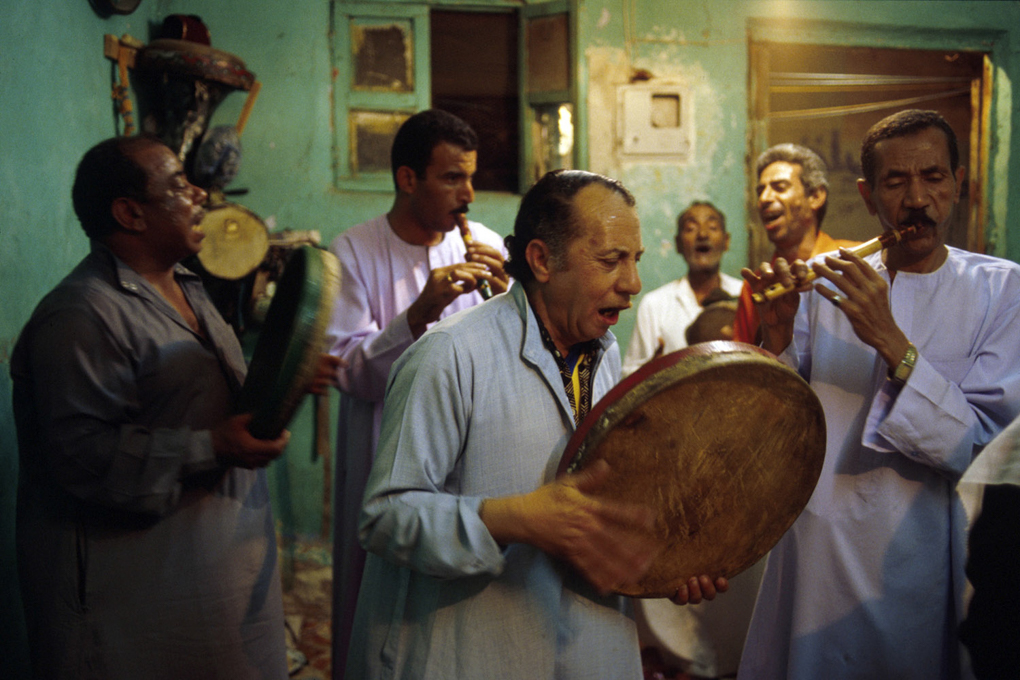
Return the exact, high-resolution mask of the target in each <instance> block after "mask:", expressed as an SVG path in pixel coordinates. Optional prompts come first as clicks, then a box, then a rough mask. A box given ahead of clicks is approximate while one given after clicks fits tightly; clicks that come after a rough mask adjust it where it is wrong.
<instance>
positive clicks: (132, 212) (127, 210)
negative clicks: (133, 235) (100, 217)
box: [110, 196, 145, 232]
mask: <svg viewBox="0 0 1020 680" xmlns="http://www.w3.org/2000/svg"><path fill="white" fill-rule="evenodd" d="M110 212H111V213H112V214H113V219H115V220H117V224H119V225H120V226H122V227H124V228H125V229H126V230H128V231H134V232H139V231H143V230H144V229H145V218H144V217H143V215H142V208H141V206H140V205H138V201H136V200H134V199H132V198H127V197H126V196H121V197H120V198H115V199H113V203H111V204H110Z"/></svg>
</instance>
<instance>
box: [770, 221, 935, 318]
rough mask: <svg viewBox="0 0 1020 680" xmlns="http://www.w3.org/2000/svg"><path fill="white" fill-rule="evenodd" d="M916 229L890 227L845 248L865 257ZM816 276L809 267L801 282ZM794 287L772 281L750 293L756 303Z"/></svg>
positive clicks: (912, 225)
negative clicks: (868, 239) (762, 288)
mask: <svg viewBox="0 0 1020 680" xmlns="http://www.w3.org/2000/svg"><path fill="white" fill-rule="evenodd" d="M917 229H918V227H917V225H915V224H910V225H907V226H906V227H903V228H902V229H890V230H889V231H887V232H885V233H883V234H882V235H881V236H876V237H875V238H873V239H871V240H870V241H865V242H864V243H862V244H861V245H859V246H854V247H853V248H847V250H848V251H849V252H851V253H853V254H854V255H856V256H857V257H865V256H866V255H871V254H872V253H877V252H878V251H880V250H885V249H886V248H889V247H890V246H894V245H896V244H897V243H899V242H901V241H902V240H903V239H904V238H907V237H909V236H913V235H914V234H915V233H917ZM836 252H838V251H836ZM817 278H818V275H817V274H815V272H814V270H813V269H809V270H808V273H807V276H805V277H804V278H803V280H802V281H801V283H802V284H803V283H808V282H810V281H814V280H815V279H817ZM796 289H797V287H796V286H784V285H783V284H781V283H773V284H772V285H771V286H769V287H768V288H766V289H765V290H764V291H763V292H761V293H754V294H753V295H751V299H752V300H754V301H755V302H756V303H758V304H761V303H762V302H765V301H766V300H775V299H776V298H777V297H781V296H783V295H786V294H787V293H791V292H793V291H794V290H796Z"/></svg>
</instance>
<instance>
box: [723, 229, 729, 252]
mask: <svg viewBox="0 0 1020 680" xmlns="http://www.w3.org/2000/svg"><path fill="white" fill-rule="evenodd" d="M722 249H723V252H724V253H725V252H726V251H727V250H729V249H730V232H728V231H727V232H725V233H724V234H723V244H722Z"/></svg>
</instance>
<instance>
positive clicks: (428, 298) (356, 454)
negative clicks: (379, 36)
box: [329, 109, 508, 678]
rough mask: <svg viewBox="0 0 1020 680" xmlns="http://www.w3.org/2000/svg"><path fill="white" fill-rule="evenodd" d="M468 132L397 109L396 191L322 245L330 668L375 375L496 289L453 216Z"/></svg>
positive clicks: (447, 117)
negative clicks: (335, 274) (329, 423)
mask: <svg viewBox="0 0 1020 680" xmlns="http://www.w3.org/2000/svg"><path fill="white" fill-rule="evenodd" d="M477 148H478V138H477V136H476V135H475V132H474V130H472V129H471V128H470V127H469V126H468V125H467V123H465V122H464V121H462V120H461V119H460V118H457V117H456V116H454V115H452V114H450V113H446V112H445V111H439V110H436V109H430V110H427V111H422V112H420V113H417V114H415V115H414V116H411V117H410V118H408V119H407V120H406V121H405V122H404V123H403V125H401V126H400V129H399V130H398V131H397V135H396V137H395V138H394V140H393V146H392V149H391V152H390V159H391V163H390V165H391V168H392V172H393V184H394V187H395V189H396V195H395V196H394V199H393V207H392V208H390V211H389V212H388V213H386V214H384V215H380V216H379V217H377V218H375V219H373V220H370V221H368V222H364V223H362V224H359V225H356V226H354V227H351V228H350V229H348V230H347V231H345V232H344V233H343V234H341V235H340V236H338V237H337V238H336V240H335V241H334V242H333V245H332V247H331V248H330V250H331V251H332V252H333V253H334V254H335V255H336V256H337V258H339V260H340V266H341V268H342V272H343V274H342V277H343V281H342V284H341V286H340V295H339V296H338V299H337V303H336V309H335V311H334V313H333V319H332V321H331V322H330V326H329V342H330V345H331V349H330V351H331V353H333V354H335V355H337V356H339V357H342V358H344V359H346V360H347V361H348V362H349V366H348V367H347V368H346V369H342V370H341V371H340V376H339V381H340V389H341V393H340V426H339V435H338V437H337V451H336V479H335V482H334V487H333V488H334V489H336V522H335V524H334V529H333V673H334V677H336V678H342V677H343V669H344V659H345V656H346V653H347V640H348V639H349V638H350V634H351V623H352V621H353V618H354V605H355V602H356V600H357V596H358V585H359V583H360V582H361V570H362V567H363V565H364V562H365V553H364V551H363V550H362V549H361V547H360V546H359V545H358V537H357V523H358V512H359V510H360V508H361V497H362V494H363V492H364V489H365V479H366V478H367V477H368V470H369V468H370V467H371V465H372V458H373V456H374V454H375V447H376V442H377V441H378V439H379V423H380V420H381V417H382V398H383V391H384V390H385V388H386V377H387V376H388V375H389V373H390V366H392V365H393V362H394V361H396V359H397V357H399V356H400V355H401V353H402V352H403V351H404V350H405V349H407V348H408V347H409V346H410V345H411V343H412V342H414V341H415V340H416V339H417V338H418V337H420V336H421V334H422V333H424V332H425V329H426V328H427V327H428V326H430V325H432V324H433V323H434V322H435V321H437V320H439V319H440V318H443V317H445V316H448V315H450V314H453V313H454V312H456V311H459V310H461V309H467V308H468V307H472V306H474V305H476V304H479V303H481V302H482V297H481V296H480V295H479V293H478V291H477V287H478V283H479V281H483V280H485V281H488V282H489V284H490V286H491V288H492V290H493V292H495V293H500V292H503V291H505V290H506V289H507V281H508V277H507V275H506V272H505V271H504V270H503V258H504V257H505V253H506V250H505V249H504V247H503V243H502V239H501V238H500V236H499V235H498V234H496V233H495V232H493V231H492V230H490V229H488V228H486V227H485V226H484V225H482V224H479V223H477V222H471V224H470V229H471V232H472V236H473V243H472V244H471V245H470V246H468V245H466V244H465V243H464V240H463V239H462V237H461V233H460V231H458V220H459V219H461V218H462V216H463V214H464V213H465V212H467V209H468V206H469V205H470V204H471V203H472V201H474V197H475V192H474V187H473V185H472V183H471V182H472V178H473V177H474V174H475V168H476V162H477V157H478V151H477Z"/></svg>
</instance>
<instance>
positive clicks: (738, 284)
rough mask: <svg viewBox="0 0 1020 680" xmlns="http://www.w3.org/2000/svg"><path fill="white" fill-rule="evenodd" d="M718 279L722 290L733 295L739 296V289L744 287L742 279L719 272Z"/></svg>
mask: <svg viewBox="0 0 1020 680" xmlns="http://www.w3.org/2000/svg"><path fill="white" fill-rule="evenodd" d="M719 280H720V283H721V284H722V289H723V290H725V291H726V292H727V293H729V294H730V295H732V296H733V297H740V290H741V289H742V288H743V287H744V279H740V278H737V277H736V276H730V275H729V274H725V273H722V272H720V274H719Z"/></svg>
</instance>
